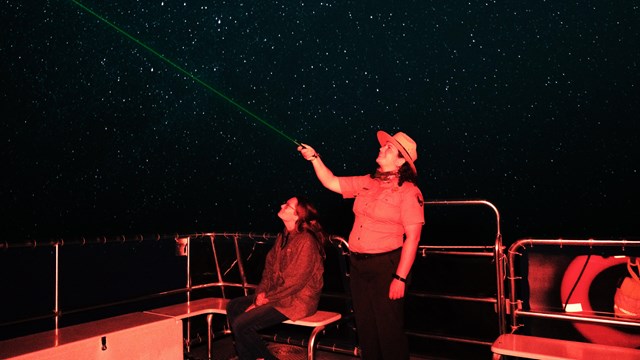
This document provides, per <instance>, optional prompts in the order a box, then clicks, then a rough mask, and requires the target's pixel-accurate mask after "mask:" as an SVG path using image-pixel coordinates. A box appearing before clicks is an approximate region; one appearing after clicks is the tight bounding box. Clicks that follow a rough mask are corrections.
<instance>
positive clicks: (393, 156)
mask: <svg viewBox="0 0 640 360" xmlns="http://www.w3.org/2000/svg"><path fill="white" fill-rule="evenodd" d="M376 162H377V163H378V165H380V169H381V170H382V171H396V170H398V169H399V168H400V166H402V164H403V163H404V162H405V160H404V158H403V157H402V156H400V155H399V152H398V148H397V147H396V146H395V145H393V144H392V143H390V142H387V143H386V144H384V145H382V146H381V147H380V152H379V153H378V158H377V159H376Z"/></svg>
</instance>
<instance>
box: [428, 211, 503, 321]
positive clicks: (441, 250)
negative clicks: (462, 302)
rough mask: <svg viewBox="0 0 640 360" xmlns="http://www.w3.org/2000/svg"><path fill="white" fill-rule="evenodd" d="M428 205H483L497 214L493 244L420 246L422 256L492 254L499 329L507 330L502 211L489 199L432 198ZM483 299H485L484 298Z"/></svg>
mask: <svg viewBox="0 0 640 360" xmlns="http://www.w3.org/2000/svg"><path fill="white" fill-rule="evenodd" d="M425 204H426V205H436V206H438V205H481V206H486V207H488V208H489V209H491V210H492V211H493V213H494V215H495V221H496V230H495V231H496V235H495V239H494V243H493V245H491V246H437V245H436V246H434V245H421V246H418V249H419V251H421V252H422V256H425V255H426V254H427V253H429V254H445V255H455V256H492V257H493V258H494V261H495V266H496V299H495V302H496V312H497V314H498V329H499V331H500V334H504V333H506V332H507V325H506V324H507V314H506V306H505V304H506V296H505V290H504V279H505V265H506V264H505V256H504V254H503V251H504V246H503V245H502V233H501V230H500V212H499V211H498V208H497V207H496V206H495V205H493V204H492V203H491V202H489V201H487V200H432V201H425ZM470 250H488V251H487V252H482V251H480V252H474V251H470ZM481 301H484V299H482V300H481Z"/></svg>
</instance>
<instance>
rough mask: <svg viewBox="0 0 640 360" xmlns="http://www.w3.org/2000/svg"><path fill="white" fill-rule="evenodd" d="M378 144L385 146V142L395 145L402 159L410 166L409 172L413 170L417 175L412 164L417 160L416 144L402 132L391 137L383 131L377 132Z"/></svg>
mask: <svg viewBox="0 0 640 360" xmlns="http://www.w3.org/2000/svg"><path fill="white" fill-rule="evenodd" d="M378 142H380V145H385V144H386V143H387V142H390V143H392V144H393V145H395V147H397V148H398V150H399V151H400V153H401V154H402V157H403V158H404V159H405V160H407V162H408V163H409V166H411V170H413V172H414V173H415V174H417V173H418V171H417V170H416V166H415V165H414V164H413V162H414V161H416V160H418V153H417V152H416V142H415V141H413V139H411V138H410V137H409V135H407V134H405V133H403V132H398V133H396V134H395V135H393V136H391V135H389V134H387V133H386V132H384V131H378Z"/></svg>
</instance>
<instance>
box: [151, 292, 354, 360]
mask: <svg viewBox="0 0 640 360" xmlns="http://www.w3.org/2000/svg"><path fill="white" fill-rule="evenodd" d="M228 303H229V299H222V298H204V299H199V300H194V301H190V302H186V303H180V304H175V305H170V306H165V307H162V308H158V309H154V310H149V311H145V312H146V313H148V314H154V315H160V316H166V317H172V318H174V319H176V320H183V319H188V318H191V317H194V316H198V315H207V327H208V340H207V346H208V348H207V350H208V356H209V359H211V339H212V336H211V322H212V318H213V314H225V315H226V313H227V304H228ZM341 317H342V316H341V315H340V314H339V313H336V312H330V311H321V310H319V311H317V312H316V313H315V314H313V315H311V316H307V317H306V318H304V319H299V320H297V321H291V320H287V321H285V322H284V324H289V325H297V326H306V327H312V328H313V330H312V331H311V335H310V336H309V341H308V343H307V356H308V358H309V360H313V359H314V353H315V343H316V336H317V335H318V333H320V332H321V331H322V330H324V328H325V327H326V326H327V325H329V324H331V323H334V322H336V321H338V320H340V318H341Z"/></svg>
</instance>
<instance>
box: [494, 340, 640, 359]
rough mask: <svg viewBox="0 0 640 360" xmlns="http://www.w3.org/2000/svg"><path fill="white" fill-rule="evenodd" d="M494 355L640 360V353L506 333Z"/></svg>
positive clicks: (626, 349) (635, 350)
mask: <svg viewBox="0 0 640 360" xmlns="http://www.w3.org/2000/svg"><path fill="white" fill-rule="evenodd" d="M491 351H492V352H493V353H494V354H500V355H508V356H516V357H522V358H528V359H541V360H567V359H569V360H573V359H598V360H607V359H611V360H638V359H640V350H638V349H632V348H624V347H618V346H611V345H602V344H593V343H586V342H580V341H569V340H561V339H552V338H544V337H538V336H529V335H518V334H502V335H500V336H499V337H498V339H497V340H496V341H495V342H494V343H493V345H492V346H491Z"/></svg>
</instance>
